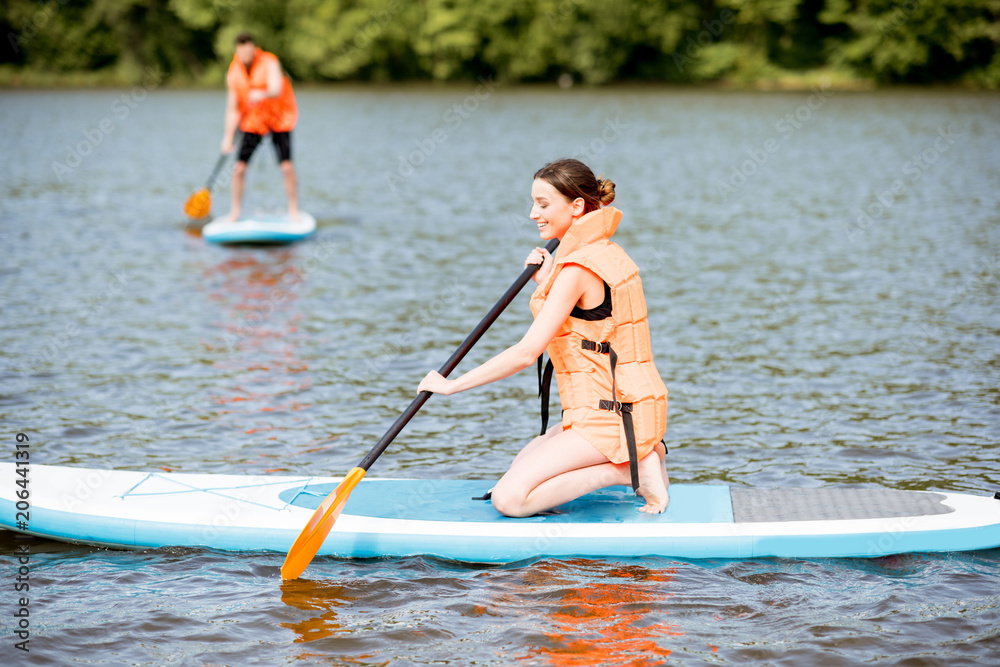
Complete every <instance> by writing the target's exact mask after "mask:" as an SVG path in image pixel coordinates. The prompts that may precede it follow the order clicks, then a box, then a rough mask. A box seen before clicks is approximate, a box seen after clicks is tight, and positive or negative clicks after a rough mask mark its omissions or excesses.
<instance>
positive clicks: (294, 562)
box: [281, 239, 559, 581]
mask: <svg viewBox="0 0 1000 667" xmlns="http://www.w3.org/2000/svg"><path fill="white" fill-rule="evenodd" d="M558 245H559V239H552V240H551V241H549V243H548V245H546V246H545V249H546V250H548V251H549V252H550V253H551V252H553V251H554V250H555V249H556V246H558ZM540 266H541V264H531V265H529V266H527V267H525V269H524V271H522V272H521V275H520V276H518V278H517V280H515V281H514V284H513V285H511V286H510V287H509V288H508V289H507V291H506V292H504V294H503V296H502V297H500V300H499V301H497V302H496V304H494V306H493V307H492V308H491V309H490V311H489V312H488V313H486V317H484V318H483V319H482V321H481V322H480V323H479V324H477V325H476V328H475V329H473V330H472V333H470V334H469V335H468V336H467V337H466V339H465V340H464V341H462V344H461V345H459V346H458V349H457V350H455V353H454V354H452V355H451V357H450V358H449V359H448V361H446V362H445V364H444V366H442V367H441V370H440V371H438V372H439V373H441V375H443V376H444V377H448V374H449V373H451V372H452V371H453V370H455V367H456V366H458V363H459V362H460V361H461V360H462V357H464V356H465V355H466V354H467V353H468V351H469V350H471V349H472V346H473V345H475V344H476V342H477V341H479V339H480V338H482V336H483V334H484V333H486V330H487V329H489V328H490V325H492V324H493V323H494V322H495V321H496V319H497V318H498V317H500V313H502V312H503V311H504V309H505V308H506V307H507V306H509V305H510V302H511V301H513V300H514V297H516V296H517V294H518V292H520V291H521V289H522V288H523V287H524V286H525V285H526V284H527V282H528V281H529V280H531V276H533V275H534V274H535V271H537V270H538V269H539V267H540ZM430 397H431V392H429V391H422V392H420V393H419V394H417V397H416V398H414V399H413V401H412V402H411V403H410V406H409V407H408V408H406V410H405V411H404V412H403V414H401V415H400V416H399V418H398V419H396V421H395V423H394V424H393V425H392V427H391V428H390V429H389V430H388V431H387V432H386V434H385V435H383V436H382V437H381V438H380V439H379V441H378V442H377V443H375V446H374V447H372V450H371V451H370V452H368V455H367V456H365V458H364V459H362V460H361V463H359V464H358V465H357V466H356V467H354V468H352V469H351V470H350V472H348V473H347V475H346V476H345V477H344V479H343V480H341V482H340V484H338V485H337V488H336V489H334V490H333V493H331V494H330V495H328V496H327V497H326V500H324V501H323V502H322V503H321V504H320V506H319V507H317V508H316V511H315V512H313V515H312V518H310V519H309V523H307V524H306V526H305V528H303V529H302V532H301V533H299V536H298V538H297V539H296V540H295V543H294V544H293V545H292V548H291V549H289V550H288V555H287V556H286V557H285V563H284V564H283V565H282V566H281V579H282V580H283V581H288V580H291V579H297V578H298V577H299V575H300V574H302V572H303V571H304V570H305V569H306V567H307V566H308V565H309V563H310V562H311V561H312V559H313V556H315V555H316V552H317V551H319V548H320V547H321V546H322V545H323V541H324V540H326V536H327V535H328V534H329V533H330V529H331V528H333V524H334V523H335V522H336V521H337V517H339V516H340V512H341V511H342V510H343V509H344V503H346V502H347V498H348V497H349V496H350V495H351V492H352V491H353V490H354V487H356V486H357V485H358V482H360V481H361V479H362V478H363V477H364V476H365V473H367V472H368V468H370V467H371V465H372V464H373V463H375V459H377V458H378V457H379V456H381V455H382V452H384V451H385V449H386V447H388V446H389V443H391V442H392V441H393V439H394V438H395V437H396V436H397V435H399V432H400V431H402V430H403V427H404V426H406V424H407V423H408V422H409V421H410V419H412V418H413V415H415V414H417V411H418V410H420V408H421V407H423V405H424V403H426V402H427V399H428V398H430Z"/></svg>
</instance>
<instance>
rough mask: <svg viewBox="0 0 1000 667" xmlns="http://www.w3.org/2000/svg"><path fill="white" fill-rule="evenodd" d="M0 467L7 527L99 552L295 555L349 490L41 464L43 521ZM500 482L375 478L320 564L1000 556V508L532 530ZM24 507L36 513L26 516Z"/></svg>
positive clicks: (623, 508) (34, 470) (956, 497)
mask: <svg viewBox="0 0 1000 667" xmlns="http://www.w3.org/2000/svg"><path fill="white" fill-rule="evenodd" d="M16 474H17V472H16V470H15V465H14V464H12V463H0V480H7V481H5V482H3V483H2V484H0V525H2V526H4V527H7V528H9V529H11V530H16V531H19V532H23V533H27V534H31V535H37V536H39V537H47V538H51V539H55V540H63V541H68V542H78V543H83V544H92V545H96V546H102V547H120V548H155V547H166V546H183V547H205V548H211V549H220V550H229V551H278V552H287V551H288V549H289V548H290V547H291V545H292V543H293V542H294V541H295V538H296V537H297V536H298V535H299V533H300V531H301V530H302V528H303V527H304V526H305V525H306V523H307V522H308V521H309V518H310V517H311V516H312V514H313V510H314V509H315V508H316V507H318V506H319V503H320V502H322V500H323V499H324V498H325V497H326V496H327V495H328V494H329V493H330V492H331V491H333V489H334V487H335V486H336V484H337V483H338V482H339V481H340V480H339V479H336V478H328V477H304V476H299V477H292V476H282V475H265V476H260V475H256V476H255V475H217V474H189V473H164V472H137V471H118V470H97V469H85V468H66V467H58V466H44V465H34V464H32V465H31V472H30V482H29V487H28V488H29V490H30V515H29V516H24V514H25V513H24V512H22V513H20V514H19V510H18V507H17V502H18V497H17V496H16V493H17V492H18V491H20V490H21V489H22V487H20V486H18V485H16V484H15V480H17V479H20V477H17V476H16ZM491 486H492V482H490V481H475V480H412V479H363V480H362V481H361V483H360V484H359V485H358V486H357V488H356V489H355V490H354V492H353V493H352V494H351V496H350V498H349V499H348V501H347V505H346V507H345V509H344V512H343V514H342V515H341V516H340V518H339V519H338V520H337V522H336V524H335V525H334V527H333V530H332V531H331V533H330V535H329V536H328V537H327V539H326V542H325V543H324V544H323V546H322V547H321V548H320V550H319V554H321V555H329V556H338V557H345V558H370V557H384V556H392V557H401V556H413V555H429V556H436V557H439V558H445V559H451V560H458V561H468V562H484V563H490V562H512V561H517V560H522V559H526V558H534V557H539V556H583V557H631V556H644V555H658V556H667V557H675V558H685V559H701V558H751V557H753V558H756V557H765V556H783V557H796V558H809V557H848V556H858V557H877V556H885V555H889V554H898V553H906V552H934V551H965V550H975V549H991V548H997V547H1000V500H997V499H995V498H992V497H989V496H975V495H970V494H962V493H936V492H924V491H895V490H891V489H856V488H848V489H844V488H818V489H816V488H811V489H796V488H789V489H748V488H740V487H733V486H727V485H701V484H673V485H671V487H670V505H669V506H668V508H667V511H666V512H665V513H663V514H660V515H648V514H643V513H641V512H639V511H638V508H639V507H640V506H641V505H642V504H643V503H642V501H641V500H640V499H637V498H636V496H635V495H634V494H633V493H632V492H631V490H630V489H628V488H626V487H612V488H609V489H604V490H602V491H598V492H595V493H591V494H589V495H586V496H584V497H582V498H579V499H577V500H574V501H573V502H570V503H568V504H566V505H563V506H562V507H559V508H557V509H556V510H555V511H553V512H551V513H546V514H544V515H541V516H534V517H530V518H526V519H511V518H507V517H503V516H501V515H499V514H498V513H497V512H496V510H495V509H494V508H493V507H492V505H491V504H490V503H489V501H484V500H474V499H473V498H474V497H479V496H482V495H483V494H484V493H485V492H486V491H487V490H488V489H489V488H490V487H491ZM22 507H23V505H22Z"/></svg>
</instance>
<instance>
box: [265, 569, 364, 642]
mask: <svg viewBox="0 0 1000 667" xmlns="http://www.w3.org/2000/svg"><path fill="white" fill-rule="evenodd" d="M353 599H354V598H352V597H351V596H350V595H349V593H348V589H347V588H345V587H344V586H331V585H321V584H317V583H315V582H312V581H308V580H306V579H297V580H294V581H284V582H282V583H281V601H282V602H284V603H285V604H287V605H288V606H289V607H294V608H296V609H301V610H303V611H308V612H318V614H311V615H310V616H309V617H308V618H305V619H303V620H301V621H295V622H289V623H281V624H280V625H281V627H283V628H287V629H289V630H292V631H294V632H295V634H296V637H295V643H296V644H298V643H301V642H312V641H316V640H317V639H325V638H326V637H331V636H333V635H336V634H341V633H346V632H347V630H346V629H344V628H343V627H342V626H341V625H340V623H338V622H337V608H338V607H343V606H344V605H345V604H346V603H348V602H350V601H352V600H353Z"/></svg>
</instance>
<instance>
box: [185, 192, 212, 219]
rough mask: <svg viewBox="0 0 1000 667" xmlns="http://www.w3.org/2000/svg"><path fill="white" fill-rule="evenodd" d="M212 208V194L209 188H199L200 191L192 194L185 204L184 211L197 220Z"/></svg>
mask: <svg viewBox="0 0 1000 667" xmlns="http://www.w3.org/2000/svg"><path fill="white" fill-rule="evenodd" d="M211 210H212V195H211V194H210V193H209V191H208V188H202V189H201V190H198V192H196V193H194V194H193V195H191V196H190V197H189V198H188V200H187V203H186V204H184V212H185V213H186V214H187V215H188V217H191V218H194V219H195V220H197V219H199V218H204V217H205V216H207V215H208V212H209V211H211Z"/></svg>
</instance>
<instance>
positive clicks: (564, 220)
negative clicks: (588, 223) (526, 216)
mask: <svg viewBox="0 0 1000 667" xmlns="http://www.w3.org/2000/svg"><path fill="white" fill-rule="evenodd" d="M531 201H532V206H531V219H532V220H534V221H535V222H536V223H537V224H538V235H539V236H541V237H542V239H543V240H548V239H555V238H558V239H561V238H562V237H563V235H564V234H565V233H566V232H567V231H568V230H569V228H570V226H571V225H572V224H573V223H574V222H576V220H578V219H579V218H580V217H581V216H582V215H583V209H584V201H583V198H582V197H578V198H577V199H574V200H572V201H571V200H569V199H567V198H566V197H564V196H563V195H562V193H561V192H559V191H558V190H556V189H555V188H554V187H552V184H551V183H549V182H548V181H545V180H542V179H541V178H536V179H535V182H534V183H532V184H531Z"/></svg>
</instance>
